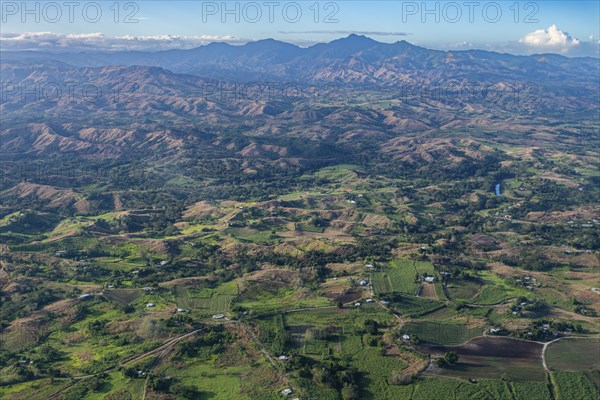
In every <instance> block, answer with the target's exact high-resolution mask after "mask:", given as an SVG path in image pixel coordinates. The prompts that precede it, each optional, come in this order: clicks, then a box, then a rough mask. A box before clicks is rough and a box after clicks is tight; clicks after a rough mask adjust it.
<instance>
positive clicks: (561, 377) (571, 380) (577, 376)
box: [551, 372, 598, 400]
mask: <svg viewBox="0 0 600 400" xmlns="http://www.w3.org/2000/svg"><path fill="white" fill-rule="evenodd" d="M551 379H552V383H553V385H554V386H555V392H556V400H573V399H577V400H597V399H598V390H597V389H596V388H595V387H594V385H593V384H592V382H590V380H589V379H588V378H587V377H586V376H585V374H583V373H581V372H552V375H551Z"/></svg>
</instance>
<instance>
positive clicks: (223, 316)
mask: <svg viewBox="0 0 600 400" xmlns="http://www.w3.org/2000/svg"><path fill="white" fill-rule="evenodd" d="M212 317H213V319H223V318H225V314H215V315H213V316H212Z"/></svg>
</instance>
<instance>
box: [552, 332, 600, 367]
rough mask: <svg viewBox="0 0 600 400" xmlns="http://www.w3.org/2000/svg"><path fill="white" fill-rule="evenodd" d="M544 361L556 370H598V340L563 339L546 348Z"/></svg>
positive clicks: (599, 351)
mask: <svg viewBox="0 0 600 400" xmlns="http://www.w3.org/2000/svg"><path fill="white" fill-rule="evenodd" d="M546 363H547V365H548V367H549V368H550V369H552V370H557V371H587V370H590V369H594V370H600V340H598V339H563V340H559V341H557V342H554V343H552V344H550V345H549V346H548V348H547V349H546Z"/></svg>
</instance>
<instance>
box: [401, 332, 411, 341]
mask: <svg viewBox="0 0 600 400" xmlns="http://www.w3.org/2000/svg"><path fill="white" fill-rule="evenodd" d="M402 339H403V340H410V336H408V335H407V334H406V333H405V334H404V335H402Z"/></svg>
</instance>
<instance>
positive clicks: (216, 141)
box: [0, 35, 600, 165]
mask: <svg viewBox="0 0 600 400" xmlns="http://www.w3.org/2000/svg"><path fill="white" fill-rule="evenodd" d="M599 68H600V61H599V60H598V59H593V58H567V57H562V56H558V55H537V56H514V55H510V54H498V53H493V52H486V51H457V52H454V51H452V52H444V51H437V50H429V49H425V48H422V47H417V46H414V45H411V44H409V43H407V42H405V41H401V42H397V43H393V44H384V43H379V42H377V41H375V40H372V39H369V38H367V37H364V36H358V35H351V36H349V37H347V38H344V39H339V40H335V41H333V42H330V43H325V44H318V45H315V46H312V47H309V48H301V47H297V46H295V45H292V44H288V43H283V42H279V41H275V40H262V41H258V42H253V43H248V44H246V45H244V46H231V45H228V44H224V43H213V44H210V45H207V46H204V47H199V48H196V49H192V50H169V51H162V52H156V53H147V52H126V53H122V52H121V53H103V52H89V53H79V54H52V53H41V52H3V53H2V59H1V62H0V74H1V80H2V86H1V90H2V92H1V93H0V112H1V113H2V127H1V129H0V157H1V158H2V159H3V160H6V161H10V160H20V159H24V158H36V159H42V160H44V159H48V158H49V157H50V158H52V159H60V157H64V156H65V155H69V156H70V157H86V158H94V159H97V160H106V159H120V158H126V159H135V160H139V161H140V162H141V163H143V162H144V160H149V159H161V158H171V159H173V160H178V161H180V160H186V159H203V158H205V155H206V154H213V155H215V154H216V155H218V157H224V158H225V159H227V160H229V159H233V158H241V159H244V160H246V159H261V160H263V162H264V163H265V165H297V164H301V163H302V162H301V161H300V160H301V159H307V160H308V161H306V163H308V164H310V163H311V162H313V161H310V160H312V159H313V157H314V156H315V154H319V157H324V158H327V157H329V156H330V155H332V154H337V153H335V151H338V152H341V153H340V154H349V153H352V152H356V153H357V154H359V153H360V152H364V151H367V150H365V149H369V150H368V151H369V152H370V154H371V156H372V157H379V156H382V157H394V158H399V159H402V160H403V162H407V163H418V162H422V161H423V162H425V161H427V162H429V161H433V160H440V159H444V160H446V161H448V160H464V159H470V158H472V159H480V158H482V157H483V155H482V154H487V153H489V151H488V150H487V149H488V148H489V147H488V145H487V143H488V141H490V140H492V141H495V140H497V141H499V142H502V143H506V141H507V140H508V139H507V138H508V135H510V136H511V137H515V136H516V137H517V138H518V139H515V140H520V141H522V143H527V145H528V146H531V147H532V148H535V147H540V148H542V147H544V146H549V145H552V146H554V145H556V144H557V143H561V141H565V143H569V145H572V144H573V143H574V142H576V143H577V145H582V146H585V145H587V143H589V140H591V138H594V137H595V135H597V131H596V126H597V122H596V123H594V122H593V121H597V116H598V104H599V98H598V93H599V90H600V89H599V74H598V71H599ZM289 83H293V84H291V85H289V86H290V87H291V88H294V89H298V90H299V92H300V94H297V93H295V94H291V95H289V94H282V93H281V90H280V89H281V88H282V87H285V86H286V84H289ZM240 84H242V86H243V85H246V87H242V88H241V89H240ZM322 85H325V88H326V89H325V90H324V89H323V86H322ZM327 85H332V86H333V87H334V88H333V90H331V88H327ZM259 86H260V87H261V88H262V89H264V87H265V86H271V87H272V88H273V87H275V88H276V90H273V92H274V94H273V95H264V93H262V92H261V93H260V95H256V93H254V95H252V94H250V95H249V94H248V93H247V92H244V89H247V88H248V87H251V88H252V89H253V90H256V87H259ZM86 87H87V89H85V88H86ZM88 89H91V90H88ZM262 89H261V90H262ZM265 90H266V91H269V90H271V89H265ZM586 121H589V123H588V122H586ZM574 127H576V128H574ZM478 135H483V139H481V138H480V139H477V140H475V142H473V139H472V138H474V137H476V136H478ZM459 137H460V138H462V139H457V138H459ZM258 138H260V140H259V139H258ZM315 149H317V150H318V151H317V150H315ZM332 149H335V150H332ZM215 157H216V156H215ZM344 157H346V156H345V155H344Z"/></svg>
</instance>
